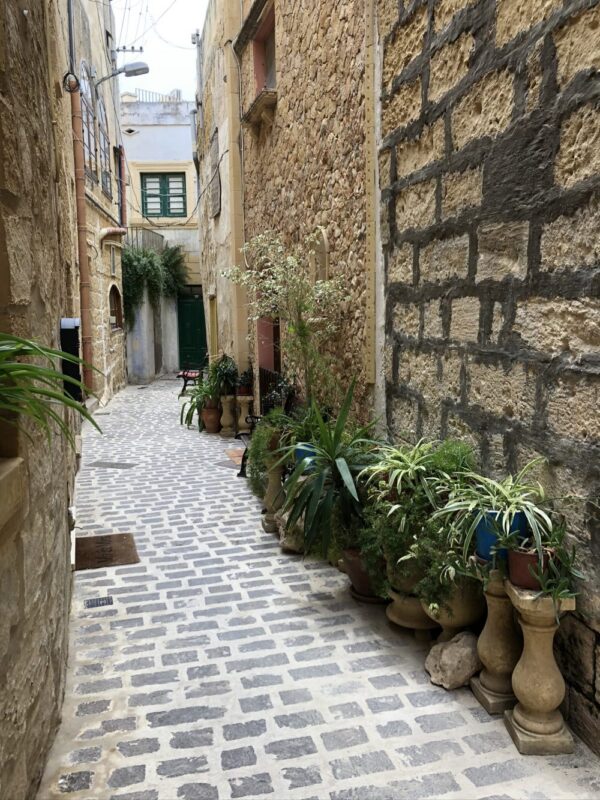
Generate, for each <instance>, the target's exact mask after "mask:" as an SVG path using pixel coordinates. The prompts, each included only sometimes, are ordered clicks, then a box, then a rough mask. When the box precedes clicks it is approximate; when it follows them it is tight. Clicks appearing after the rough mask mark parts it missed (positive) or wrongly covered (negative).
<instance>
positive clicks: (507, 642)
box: [471, 569, 523, 714]
mask: <svg viewBox="0 0 600 800" xmlns="http://www.w3.org/2000/svg"><path fill="white" fill-rule="evenodd" d="M484 594H485V600H486V603H487V609H488V613H487V620H486V623H485V626H484V628H483V630H482V632H481V635H480V636H479V639H478V641H477V653H478V654H479V658H480V659H481V663H482V664H483V669H482V671H481V672H480V673H479V675H477V676H475V677H474V678H471V689H472V691H473V694H474V695H475V697H476V698H477V699H478V700H479V702H480V703H481V705H482V706H483V707H484V708H485V710H486V711H487V712H488V714H503V713H504V712H505V711H506V710H507V709H509V708H512V707H513V706H514V705H515V703H516V702H517V698H516V697H515V695H514V692H513V690H512V673H513V670H514V668H515V666H516V664H517V662H518V660H519V657H520V655H521V652H522V650H523V640H522V636H521V633H520V631H519V630H518V628H517V625H516V622H515V614H514V610H513V606H512V603H511V601H510V598H509V597H508V595H507V594H506V589H505V588H504V578H503V577H502V573H501V572H500V571H499V570H496V569H495V570H492V571H491V573H490V580H489V583H488V585H487V589H486V590H485V592H484Z"/></svg>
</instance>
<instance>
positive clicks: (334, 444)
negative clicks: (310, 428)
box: [282, 381, 378, 556]
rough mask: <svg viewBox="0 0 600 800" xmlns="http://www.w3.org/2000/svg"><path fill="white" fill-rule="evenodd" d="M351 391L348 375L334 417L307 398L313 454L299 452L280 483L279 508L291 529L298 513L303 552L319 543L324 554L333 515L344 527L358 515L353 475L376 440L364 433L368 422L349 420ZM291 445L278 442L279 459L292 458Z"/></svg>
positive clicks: (365, 461)
mask: <svg viewBox="0 0 600 800" xmlns="http://www.w3.org/2000/svg"><path fill="white" fill-rule="evenodd" d="M353 395H354V381H353V382H352V385H351V386H350V388H349V390H348V392H347V394H346V397H345V399H344V402H343V403H342V407H341V409H340V413H339V416H338V418H337V419H336V420H330V421H327V422H326V421H325V420H324V419H323V416H322V414H321V412H320V411H319V409H318V408H317V406H316V404H315V403H314V401H312V404H313V413H314V415H315V419H316V421H317V427H318V435H317V436H316V437H315V439H314V440H313V441H312V442H310V443H309V444H311V445H313V447H314V454H313V455H310V456H306V457H305V458H303V459H302V460H301V461H300V463H299V464H297V465H296V468H295V469H294V471H293V472H292V474H291V476H290V477H289V478H288V480H287V481H286V483H285V484H284V491H285V495H286V499H285V504H284V511H289V512H290V514H289V517H288V520H287V528H288V529H292V528H293V526H294V525H295V524H296V522H298V521H299V520H301V519H303V530H304V552H305V553H308V552H310V551H311V550H312V549H314V548H315V546H317V545H320V549H321V552H322V554H323V555H324V556H325V555H326V554H327V552H328V550H329V546H330V544H331V543H332V537H333V523H334V518H336V519H339V521H340V525H342V526H343V527H344V528H346V529H349V528H350V526H351V525H352V524H353V523H354V522H356V521H357V520H360V519H361V517H362V501H361V498H360V494H359V486H358V476H359V475H360V473H361V472H362V471H363V470H364V468H365V467H366V466H367V464H368V463H369V461H370V460H371V459H372V457H373V451H374V449H375V447H376V446H377V444H378V443H377V442H376V441H375V440H373V439H372V438H370V436H369V432H370V430H371V428H372V427H373V423H370V424H369V425H366V426H363V427H357V426H354V425H353V424H352V423H351V422H350V420H349V415H350V407H351V405H352V398H353ZM295 447H296V445H295V444H291V445H288V446H287V447H284V448H283V456H282V459H283V460H286V459H289V458H293V457H294V451H295Z"/></svg>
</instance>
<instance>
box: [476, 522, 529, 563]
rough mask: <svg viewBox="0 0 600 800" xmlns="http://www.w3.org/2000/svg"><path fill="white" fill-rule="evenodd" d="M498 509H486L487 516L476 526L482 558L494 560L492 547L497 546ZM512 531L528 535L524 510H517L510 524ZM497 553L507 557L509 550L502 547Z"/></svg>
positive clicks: (478, 549) (479, 554)
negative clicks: (496, 524)
mask: <svg viewBox="0 0 600 800" xmlns="http://www.w3.org/2000/svg"><path fill="white" fill-rule="evenodd" d="M498 514H499V512H498V511H486V512H485V516H484V517H482V519H480V520H479V522H478V523H477V527H476V528H475V541H476V543H477V547H476V552H477V555H478V556H479V557H480V558H483V559H484V560H485V561H491V560H492V556H493V554H492V547H495V545H496V542H497V541H498V537H497V536H496V526H495V524H494V520H495V519H496V517H497V516H498ZM510 530H511V531H516V532H518V533H519V535H520V537H521V538H523V539H525V538H526V536H527V517H526V516H525V514H524V513H523V512H522V511H517V513H516V514H515V516H514V517H513V521H512V524H511V526H510ZM496 555H497V556H498V557H499V558H502V559H506V556H507V550H506V549H505V548H502V549H501V550H498V551H497V553H496Z"/></svg>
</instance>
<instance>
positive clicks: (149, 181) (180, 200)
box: [142, 172, 187, 217]
mask: <svg viewBox="0 0 600 800" xmlns="http://www.w3.org/2000/svg"><path fill="white" fill-rule="evenodd" d="M186 205H187V204H186V192H185V172H173V173H160V172H155V173H143V174H142V212H143V213H144V216H146V217H185V216H186V214H187V208H186Z"/></svg>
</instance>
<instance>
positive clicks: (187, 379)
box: [177, 369, 202, 397]
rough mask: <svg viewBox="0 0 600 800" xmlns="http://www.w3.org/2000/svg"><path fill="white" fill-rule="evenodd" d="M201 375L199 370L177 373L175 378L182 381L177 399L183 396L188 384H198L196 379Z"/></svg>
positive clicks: (185, 370)
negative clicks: (181, 387)
mask: <svg viewBox="0 0 600 800" xmlns="http://www.w3.org/2000/svg"><path fill="white" fill-rule="evenodd" d="M201 374H202V373H201V371H200V370H199V369H182V370H181V372H178V373H177V377H178V378H181V379H182V380H183V389H182V390H181V392H180V393H179V397H181V396H182V395H184V394H185V392H186V389H187V387H188V383H193V384H195V383H197V382H198V378H199V377H200V376H201Z"/></svg>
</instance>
